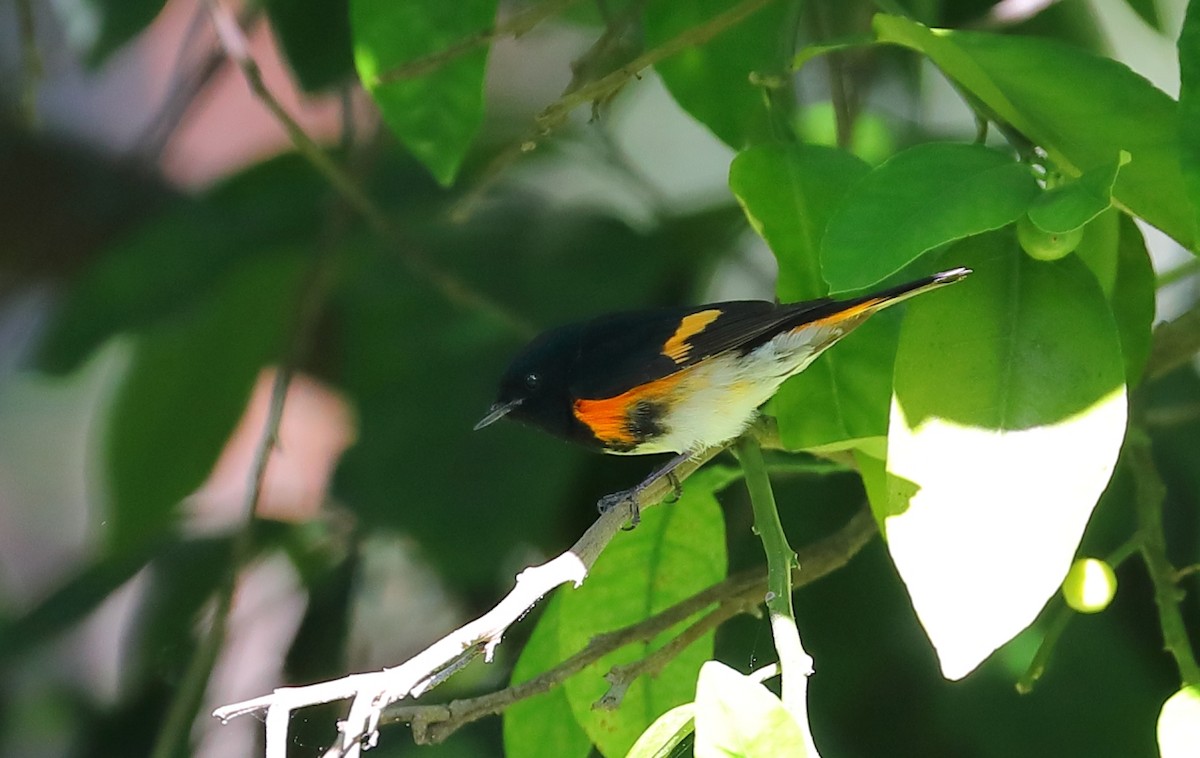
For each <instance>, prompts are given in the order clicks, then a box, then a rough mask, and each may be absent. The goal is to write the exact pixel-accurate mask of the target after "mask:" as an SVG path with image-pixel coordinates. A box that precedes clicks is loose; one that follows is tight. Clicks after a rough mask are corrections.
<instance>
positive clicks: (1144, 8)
mask: <svg viewBox="0 0 1200 758" xmlns="http://www.w3.org/2000/svg"><path fill="white" fill-rule="evenodd" d="M1125 4H1126V5H1128V6H1129V7H1130V8H1131V9H1132V10H1133V12H1134V13H1136V14H1138V16H1140V17H1141V19H1142V20H1143V21H1145V22H1146V24H1147V25H1148V26H1150V27H1151V28H1152V29H1156V30H1158V31H1160V32H1161V31H1163V23H1162V14H1160V13H1159V12H1158V0H1125Z"/></svg>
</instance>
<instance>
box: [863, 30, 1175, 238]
mask: <svg viewBox="0 0 1200 758" xmlns="http://www.w3.org/2000/svg"><path fill="white" fill-rule="evenodd" d="M874 25H875V31H876V33H877V34H878V36H879V39H880V40H881V41H884V42H892V43H895V44H898V45H904V46H906V47H910V48H912V49H914V50H917V51H920V52H922V53H924V54H925V55H927V56H929V58H930V59H931V60H933V62H934V63H936V64H937V65H938V67H939V68H941V69H942V71H944V72H945V73H946V75H947V76H949V77H950V78H951V79H952V80H953V81H954V82H955V83H957V84H958V85H959V86H960V87H962V88H963V89H964V90H966V91H967V92H969V93H970V94H971V96H973V97H975V98H977V99H978V100H979V101H981V102H982V103H983V104H984V105H985V106H986V107H987V108H988V109H989V110H990V112H992V113H994V114H995V115H996V117H998V118H999V119H1001V120H1002V121H1004V122H1007V123H1008V124H1011V125H1012V126H1013V127H1014V128H1016V129H1017V130H1018V131H1020V132H1021V133H1022V134H1024V135H1025V136H1027V137H1028V138H1029V139H1030V140H1032V141H1033V142H1034V143H1036V144H1037V145H1039V146H1040V147H1041V148H1043V149H1044V150H1045V151H1046V153H1047V155H1049V157H1050V159H1051V160H1052V161H1053V162H1054V164H1055V165H1056V166H1057V167H1058V168H1060V169H1061V170H1063V171H1064V172H1065V173H1067V174H1069V175H1075V176H1077V175H1079V174H1082V173H1084V172H1086V171H1088V170H1089V169H1094V168H1096V167H1098V166H1102V165H1104V164H1106V163H1108V162H1110V161H1111V160H1112V159H1113V156H1114V155H1117V154H1118V151H1120V150H1125V151H1126V152H1128V153H1129V154H1130V156H1132V160H1131V161H1130V163H1129V165H1128V166H1126V167H1125V168H1124V169H1122V171H1121V174H1120V176H1119V177H1117V181H1116V184H1115V186H1114V187H1113V197H1114V198H1116V200H1117V201H1118V202H1119V203H1120V204H1121V205H1123V206H1124V207H1126V208H1128V209H1129V210H1130V211H1132V212H1133V213H1135V214H1137V215H1138V216H1140V217H1142V218H1144V219H1146V220H1147V221H1149V222H1150V223H1151V224H1153V225H1154V226H1157V227H1158V228H1159V229H1161V230H1162V231H1164V232H1166V233H1167V234H1169V235H1170V236H1172V237H1174V238H1175V239H1176V240H1178V241H1179V243H1180V244H1182V245H1184V246H1185V247H1189V248H1194V247H1195V245H1196V212H1195V210H1194V209H1193V208H1192V207H1191V204H1190V203H1189V202H1188V198H1187V188H1186V186H1185V182H1184V178H1183V174H1182V173H1181V171H1180V144H1179V134H1178V126H1177V124H1178V121H1177V119H1179V117H1180V113H1179V109H1178V108H1177V107H1176V103H1175V101H1174V100H1172V99H1171V98H1170V97H1169V96H1168V95H1167V94H1166V93H1164V92H1162V91H1161V90H1159V89H1156V88H1155V87H1154V85H1152V84H1150V82H1148V81H1146V80H1145V79H1143V78H1142V77H1141V76H1139V75H1137V74H1135V73H1134V72H1133V71H1131V70H1130V69H1129V68H1128V67H1126V66H1125V65H1123V64H1121V63H1118V62H1116V61H1114V60H1111V59H1109V58H1103V57H1099V56H1096V55H1093V54H1091V53H1088V52H1087V51H1085V50H1081V49H1079V48H1077V47H1073V46H1070V45H1065V44H1062V43H1057V42H1054V41H1051V40H1047V39H1039V38H1035V37H1022V36H1016V35H1000V34H986V33H981V32H963V31H948V30H944V29H937V30H931V29H929V28H927V27H925V26H922V25H921V24H918V23H916V22H913V21H910V20H908V19H904V18H900V17H897V16H888V15H882V14H881V15H877V16H876V17H875V21H874Z"/></svg>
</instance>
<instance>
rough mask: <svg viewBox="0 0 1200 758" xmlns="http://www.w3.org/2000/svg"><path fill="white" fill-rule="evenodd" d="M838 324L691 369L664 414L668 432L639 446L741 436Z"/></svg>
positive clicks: (670, 447) (665, 447)
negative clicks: (759, 411) (672, 405)
mask: <svg viewBox="0 0 1200 758" xmlns="http://www.w3.org/2000/svg"><path fill="white" fill-rule="evenodd" d="M834 329H835V328H818V329H806V330H804V331H802V332H800V333H798V334H783V335H780V336H779V337H776V338H775V339H774V340H772V341H770V342H768V343H766V344H764V345H762V346H761V347H759V348H757V349H755V350H754V351H753V352H751V353H749V354H748V355H745V356H737V355H736V353H728V354H724V355H718V356H715V357H713V358H710V359H708V360H706V361H704V362H702V363H699V364H697V365H696V366H694V367H693V368H690V369H688V370H687V372H686V373H687V377H686V378H685V379H684V380H683V382H681V383H680V385H679V388H678V390H677V394H676V393H673V394H674V395H675V397H677V398H682V399H681V400H677V401H676V403H675V405H674V407H672V408H671V411H670V413H669V414H668V416H667V417H666V418H664V419H661V420H660V423H661V424H662V426H663V429H664V431H665V433H664V434H663V435H662V436H661V437H659V438H657V439H655V440H654V441H650V442H645V443H643V444H642V445H639V446H638V448H637V450H636V451H635V452H637V453H667V452H673V453H685V452H690V453H698V452H700V451H702V450H705V449H707V448H709V447H713V446H715V445H720V444H722V443H724V442H727V441H729V440H731V439H733V438H734V437H737V436H738V435H740V434H741V433H742V432H744V431H746V428H747V427H748V426H749V425H750V423H751V422H752V421H753V420H754V418H755V416H756V415H757V412H758V408H759V407H760V406H761V405H762V404H763V403H765V402H767V401H768V400H770V399H771V397H772V396H773V395H774V394H775V393H776V392H777V391H778V390H779V387H780V386H781V385H782V384H783V383H784V381H786V380H787V379H788V378H789V377H791V376H794V375H796V374H798V373H800V372H801V371H803V370H804V369H805V368H807V367H808V365H809V364H810V363H812V362H813V360H814V359H816V357H817V356H818V355H820V354H821V352H822V351H823V350H824V349H825V347H827V346H828V345H830V344H832V343H833V342H834V341H836V337H837V336H840V333H839V334H836V335H835V334H833V333H832V332H833V331H834ZM837 331H838V332H840V331H841V330H837Z"/></svg>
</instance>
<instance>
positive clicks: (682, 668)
mask: <svg viewBox="0 0 1200 758" xmlns="http://www.w3.org/2000/svg"><path fill="white" fill-rule="evenodd" d="M737 477H738V472H737V471H736V470H734V469H731V468H726V467H710V468H706V469H703V470H701V471H700V472H699V473H697V474H696V475H694V476H692V477H691V478H690V479H688V480H687V482H685V484H684V487H683V496H682V497H681V498H680V499H679V501H678V502H676V503H672V504H664V505H661V506H659V507H656V508H652V509H649V510H647V511H646V512H645V513H644V514H643V515H642V523H641V524H640V525H639V526H638V528H637V529H634V530H633V531H631V532H624V533H621V534H619V535H618V536H617V538H616V539H614V540H613V542H612V543H610V544H609V546H608V547H607V548H606V549H605V551H604V553H602V554H601V556H600V558H599V559H598V560H597V561H596V564H595V566H593V567H592V570H591V572H590V573H589V574H588V578H587V580H586V581H585V582H584V583H583V586H582V587H580V588H579V589H577V590H574V591H568V592H565V593H563V598H562V600H563V602H562V612H561V615H560V617H559V646H560V649H562V650H566V651H571V652H574V651H577V650H581V649H583V647H584V646H585V645H587V644H588V641H589V640H590V639H592V638H593V637H595V636H596V635H597V634H601V633H603V632H606V631H611V630H613V629H619V628H621V627H624V626H628V625H629V624H634V623H637V622H638V621H641V620H643V619H645V618H647V617H649V616H651V615H653V614H655V613H658V612H659V611H662V610H664V609H665V608H667V607H669V606H671V605H674V604H675V603H677V602H679V601H680V600H683V599H684V598H686V597H689V596H691V595H693V594H695V593H696V592H699V591H700V590H702V589H704V588H706V587H708V586H710V585H712V584H714V583H716V582H719V581H721V580H722V579H724V578H725V563H726V556H725V523H724V520H723V518H722V515H721V508H720V506H719V505H718V504H717V500H716V497H715V496H714V493H715V492H716V491H718V490H720V489H722V488H723V487H725V486H726V485H728V484H729V482H731V481H733V480H734V479H736V478H737ZM688 623H690V621H685V622H683V623H681V624H680V625H678V626H677V627H676V628H674V629H672V630H670V631H667V632H665V633H663V634H661V635H659V636H658V637H657V638H655V639H654V640H653V641H651V642H649V643H644V642H643V643H635V644H633V645H627V646H626V647H623V648H621V649H620V650H617V651H615V652H613V653H610V654H608V655H606V656H605V657H604V658H602V659H600V660H599V661H597V662H596V663H593V664H592V665H591V666H588V667H587V668H586V669H584V670H583V671H582V672H580V673H579V674H577V675H576V676H574V677H572V678H571V679H568V680H567V682H566V692H567V699H568V700H569V701H570V703H571V710H572V712H573V713H574V714H575V719H576V720H577V721H578V722H579V723H580V725H582V726H583V729H584V731H586V732H587V734H588V736H589V737H590V738H591V740H592V742H594V743H595V745H596V746H597V747H598V748H599V749H600V752H601V753H603V754H604V755H606V756H623V755H625V753H626V752H627V751H628V750H629V748H630V747H631V746H632V745H633V744H634V742H636V741H637V738H638V736H639V735H641V733H642V732H643V731H645V730H646V727H648V726H649V725H650V724H651V723H652V722H653V721H654V720H655V718H657V717H658V716H659V715H660V714H662V713H665V712H666V711H668V710H670V709H671V708H674V707H675V706H678V705H682V704H683V703H686V702H688V701H690V700H691V699H692V694H693V690H692V682H694V681H695V678H696V675H697V673H698V672H699V671H700V666H701V664H703V663H704V661H706V660H708V659H709V658H711V657H712V646H713V635H712V634H711V633H710V634H706V635H704V636H703V637H702V638H700V639H699V640H697V641H696V642H695V643H694V644H692V645H691V646H690V647H688V648H687V649H686V650H684V651H683V652H682V653H681V654H680V655H679V656H677V657H676V658H675V659H674V660H672V661H671V662H670V663H668V664H667V665H666V667H665V668H664V669H663V670H662V672H661V673H660V674H658V675H657V676H654V677H647V676H643V677H639V678H638V679H637V680H635V681H634V682H633V683H632V684H631V685H630V686H629V688H628V689H627V690H626V691H625V693H624V697H623V698H622V699H621V704H620V707H619V708H617V709H616V710H597V709H595V708H593V704H594V703H596V702H597V701H598V700H600V698H601V697H602V696H604V695H605V693H606V692H607V691H608V688H609V685H608V683H607V682H606V681H605V679H604V675H605V674H607V673H608V671H609V670H610V669H611V668H612V667H613V666H617V665H621V664H627V663H630V662H632V661H635V660H639V659H641V658H644V657H646V655H648V654H649V653H651V652H653V651H654V650H657V649H658V648H660V647H662V646H663V645H664V644H666V643H667V642H668V641H669V640H670V639H672V638H673V637H674V636H675V635H677V634H678V633H679V632H680V631H682V629H684V628H686V626H687V624H688Z"/></svg>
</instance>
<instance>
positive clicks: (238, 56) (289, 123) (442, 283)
mask: <svg viewBox="0 0 1200 758" xmlns="http://www.w3.org/2000/svg"><path fill="white" fill-rule="evenodd" d="M205 2H206V4H207V7H208V10H209V14H210V16H211V17H212V21H213V28H214V29H215V30H216V33H217V39H218V40H219V41H220V43H221V47H222V49H223V50H224V51H225V54H226V55H227V56H228V57H229V59H230V60H231V61H232V62H233V63H234V64H235V65H236V66H237V67H238V69H239V70H240V71H241V72H242V76H243V77H244V78H245V79H246V83H247V85H249V87H250V91H251V93H253V94H254V96H255V97H256V98H257V99H258V100H259V102H261V103H262V104H263V106H264V107H266V109H267V110H268V111H270V112H271V115H272V116H274V117H275V120H276V121H278V122H279V124H280V126H282V127H283V129H284V131H285V132H287V135H288V138H289V139H290V140H291V141H292V145H293V146H295V148H296V150H297V151H298V152H299V153H300V154H301V155H302V156H303V157H304V158H305V159H306V160H307V161H308V162H309V163H311V164H312V166H313V168H315V169H316V170H317V172H318V173H320V174H321V175H322V176H324V177H325V179H326V180H327V181H328V182H329V183H330V184H331V185H333V187H334V189H336V190H337V191H338V193H339V194H340V195H341V196H342V198H343V200H345V202H346V203H347V204H348V205H349V206H350V207H351V208H353V209H354V210H355V211H356V212H357V213H358V214H359V215H361V216H362V217H363V219H365V220H366V222H367V224H368V225H369V226H370V227H371V229H372V230H373V231H374V232H375V233H376V234H378V235H379V236H380V237H382V238H384V239H385V240H387V241H388V242H389V244H391V245H392V247H394V248H395V249H396V250H398V251H400V252H401V260H402V261H403V262H404V264H405V265H406V266H408V268H409V270H411V271H412V272H413V273H415V274H417V275H418V276H420V277H422V278H423V279H425V280H426V281H427V282H429V283H430V284H432V285H433V286H434V288H435V289H437V290H438V292H440V293H441V294H442V296H443V297H445V298H446V299H447V300H449V301H450V302H452V303H456V304H458V305H460V306H463V307H466V308H470V309H472V310H477V311H482V312H484V313H487V314H488V315H489V316H491V317H492V318H494V319H495V320H496V321H497V322H499V323H501V324H504V325H505V326H506V327H508V328H509V329H510V330H511V331H512V332H513V333H514V334H518V335H521V336H525V337H528V336H531V335H532V334H533V332H534V330H533V327H532V326H531V325H530V324H529V323H528V322H526V321H525V320H524V319H522V318H520V317H519V316H517V315H515V314H514V313H512V312H511V311H509V310H508V309H507V308H505V307H504V306H502V305H501V304H499V303H497V302H495V301H494V300H492V299H491V298H489V297H487V296H486V295H484V294H483V293H481V292H478V291H477V290H475V289H473V288H471V287H470V286H469V285H468V284H466V283H465V282H463V281H462V280H460V279H458V278H457V277H455V276H453V275H452V274H450V273H449V272H447V271H445V270H444V269H442V268H441V267H439V266H437V265H436V264H435V263H433V262H432V261H430V260H429V258H428V257H427V256H425V255H424V254H422V253H421V252H420V250H419V249H418V248H417V247H415V246H414V245H413V244H412V243H411V242H409V241H408V240H405V239H404V236H403V235H402V234H401V233H400V230H399V229H398V228H397V227H396V226H395V225H394V224H393V223H392V221H391V219H390V218H389V217H388V216H387V214H386V213H384V211H383V209H382V208H380V207H379V206H378V205H377V204H376V203H375V201H374V200H372V199H371V198H370V196H368V195H367V193H366V192H365V191H364V190H363V188H362V187H361V186H360V185H359V183H358V182H357V181H355V179H354V178H353V177H352V176H351V175H350V173H349V172H348V171H346V169H345V168H344V167H343V166H342V165H341V164H339V163H338V162H337V161H336V160H334V159H333V158H332V157H331V156H330V155H329V154H328V153H326V152H325V150H323V149H322V148H321V146H320V145H318V144H317V143H316V141H315V140H314V139H313V138H312V137H310V136H309V135H308V133H307V132H306V131H304V128H303V127H301V126H300V124H299V122H297V121H296V119H294V118H293V117H292V115H291V114H290V113H288V112H287V109H285V108H284V107H283V105H282V104H281V103H280V102H279V100H278V99H276V97H275V96H274V95H273V94H272V93H271V91H270V90H269V89H267V86H266V84H265V83H264V82H263V78H262V72H261V71H260V70H259V68H258V64H257V63H256V62H255V60H254V58H253V57H252V56H251V55H250V46H249V43H248V42H247V40H246V36H245V34H243V33H242V29H241V27H240V26H239V25H238V22H237V19H235V18H234V16H233V14H232V13H230V11H229V10H228V9H227V8H225V7H224V6H223V5H221V4H220V3H219V2H218V1H217V0H205Z"/></svg>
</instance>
